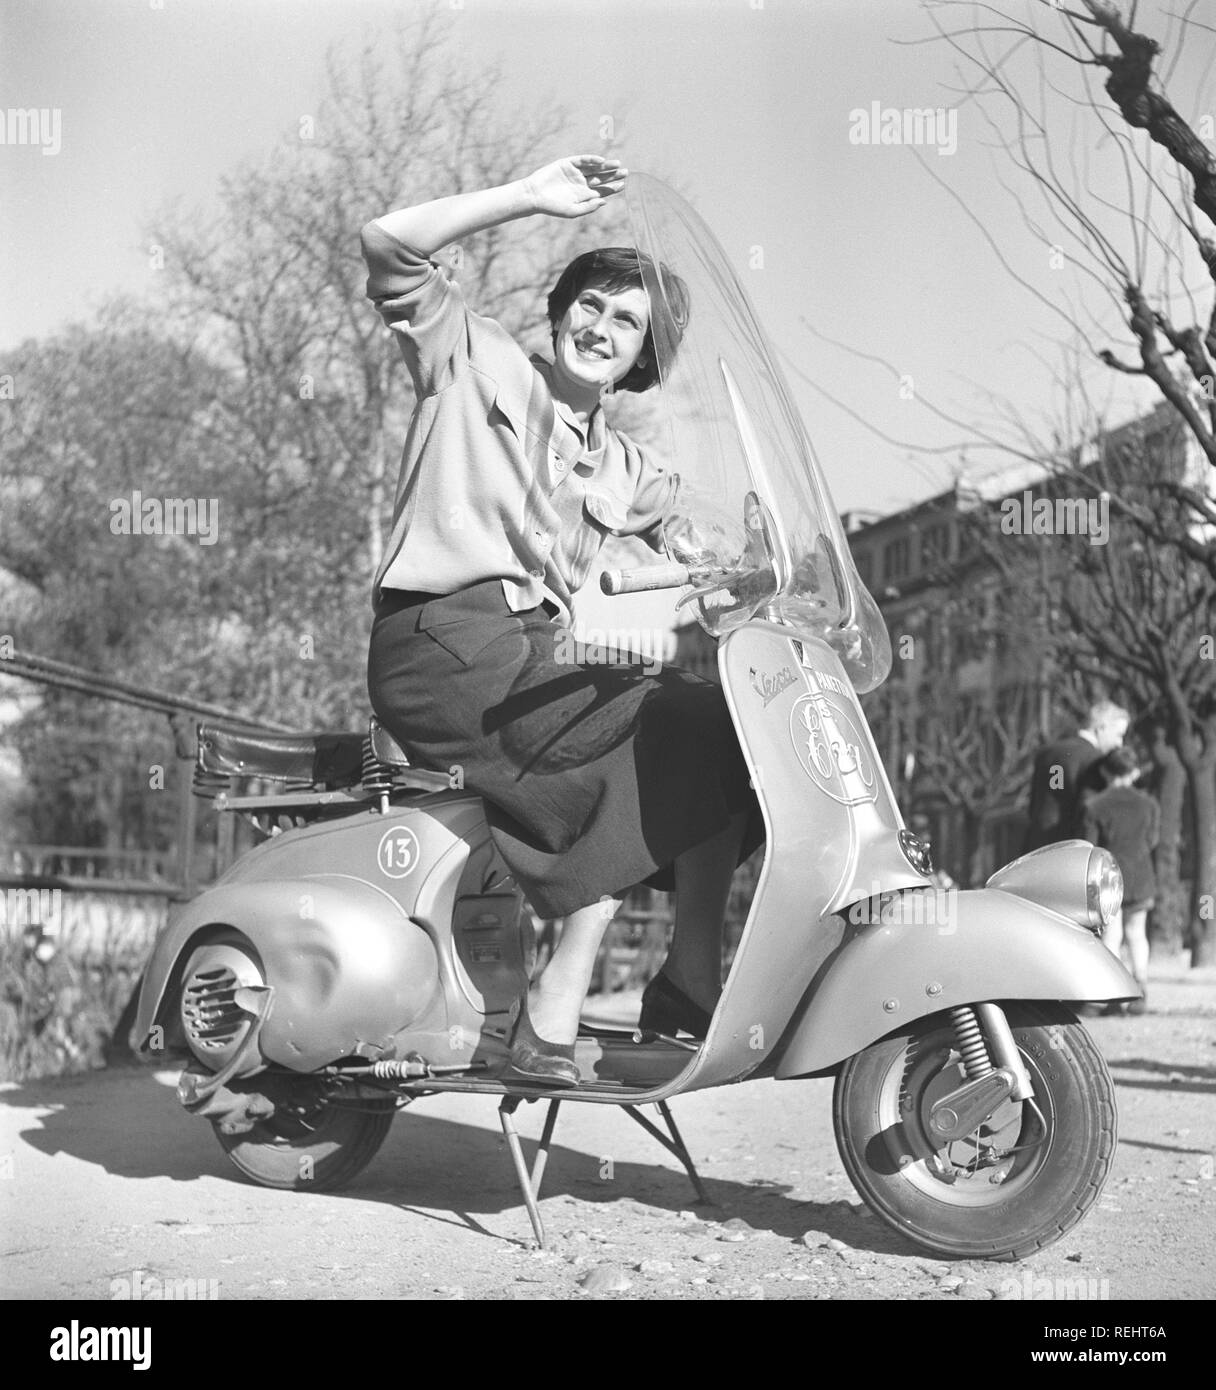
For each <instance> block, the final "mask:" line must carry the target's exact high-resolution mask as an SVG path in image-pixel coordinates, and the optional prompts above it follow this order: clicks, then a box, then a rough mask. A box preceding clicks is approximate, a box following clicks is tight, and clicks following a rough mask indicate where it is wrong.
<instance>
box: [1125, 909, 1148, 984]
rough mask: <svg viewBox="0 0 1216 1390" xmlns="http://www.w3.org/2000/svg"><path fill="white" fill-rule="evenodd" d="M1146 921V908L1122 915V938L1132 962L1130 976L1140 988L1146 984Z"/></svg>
mask: <svg viewBox="0 0 1216 1390" xmlns="http://www.w3.org/2000/svg"><path fill="white" fill-rule="evenodd" d="M1147 921H1148V909H1147V908H1141V909H1140V910H1139V911H1137V912H1127V913H1124V915H1123V937H1124V940H1125V941H1126V942H1127V954H1128V955H1129V956H1130V957H1131V961H1132V974H1133V975H1134V976H1135V977H1136V983H1137V984H1139V985H1140V986H1141V987H1142V988H1143V987H1144V986H1145V985H1146V984H1147V983H1148V934H1147V933H1146V931H1145V929H1144V928H1145V923H1146V922H1147Z"/></svg>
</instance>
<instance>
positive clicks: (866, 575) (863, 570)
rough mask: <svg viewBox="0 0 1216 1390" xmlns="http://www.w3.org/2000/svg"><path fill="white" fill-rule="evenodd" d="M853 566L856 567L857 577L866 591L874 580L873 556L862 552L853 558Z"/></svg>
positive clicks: (866, 551)
mask: <svg viewBox="0 0 1216 1390" xmlns="http://www.w3.org/2000/svg"><path fill="white" fill-rule="evenodd" d="M853 564H854V565H856V567H857V577H858V578H859V579H860V580H861V582H862V583H863V584H864V585H865V586H866V588H867V589H868V588H869V587H870V584H871V582H872V581H873V578H874V556H873V555H872V553H871V552H870V551H868V550H863V551H862V552H861V554H860V555H854V556H853Z"/></svg>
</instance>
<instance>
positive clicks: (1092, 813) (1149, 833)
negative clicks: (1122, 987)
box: [1081, 748, 1161, 1014]
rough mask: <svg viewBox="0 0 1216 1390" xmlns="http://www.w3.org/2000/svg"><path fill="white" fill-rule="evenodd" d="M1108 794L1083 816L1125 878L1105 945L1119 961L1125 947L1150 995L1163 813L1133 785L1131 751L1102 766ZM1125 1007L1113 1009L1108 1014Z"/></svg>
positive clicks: (1091, 836) (1118, 752)
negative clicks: (1149, 925) (1151, 922)
mask: <svg viewBox="0 0 1216 1390" xmlns="http://www.w3.org/2000/svg"><path fill="white" fill-rule="evenodd" d="M1100 766H1101V770H1102V776H1103V779H1104V780H1105V782H1106V790H1105V791H1101V792H1099V793H1098V794H1097V795H1096V796H1094V797H1093V798H1092V799H1091V800H1090V801H1089V802H1087V803H1086V805H1085V807H1084V810H1083V812H1082V816H1081V833H1082V837H1083V838H1084V839H1086V840H1092V841H1093V843H1094V844H1095V845H1100V846H1101V847H1102V848H1103V849H1108V850H1110V852H1111V853H1112V854H1113V855H1114V856H1115V860H1116V862H1117V863H1118V865H1119V868H1120V869H1121V870H1122V872H1123V910H1122V912H1121V913H1120V914H1119V915H1118V916H1116V917H1115V919H1114V921H1112V922H1111V923H1110V925H1109V926H1108V927H1107V928H1106V931H1105V932H1104V933H1103V936H1102V940H1103V941H1104V942H1105V944H1106V945H1107V946H1108V947H1109V948H1110V950H1112V951H1113V952H1114V953H1115V955H1116V956H1117V955H1119V954H1120V950H1121V947H1122V946H1123V945H1124V943H1126V945H1127V953H1128V956H1129V957H1130V960H1131V968H1132V974H1133V975H1134V976H1135V979H1136V983H1137V984H1138V985H1139V986H1140V989H1141V991H1142V992H1143V993H1144V994H1145V995H1147V992H1148V935H1147V932H1146V931H1145V923H1146V921H1147V919H1148V910H1149V908H1150V907H1152V905H1153V899H1154V896H1155V895H1156V892H1157V877H1156V873H1155V871H1154V869H1153V850H1154V849H1155V848H1156V846H1157V840H1158V837H1159V834H1160V829H1161V813H1160V810H1159V808H1158V806H1157V803H1156V801H1155V800H1154V799H1153V798H1152V797H1151V796H1150V795H1149V794H1148V793H1147V792H1143V791H1139V790H1137V789H1136V788H1135V787H1134V786H1133V785H1132V784H1133V783H1134V782H1135V780H1136V778H1137V777H1139V775H1140V770H1139V768H1138V767H1137V766H1136V759H1135V758H1134V757H1133V756H1132V754H1131V753H1130V752H1129V751H1128V750H1127V749H1126V748H1116V749H1115V750H1114V751H1113V752H1111V753H1108V754H1107V755H1106V757H1105V758H1103V759H1102V761H1101V764H1100ZM1124 1007H1125V1006H1124V1005H1122V1004H1117V1003H1116V1004H1112V1005H1109V1006H1108V1008H1107V1012H1109V1013H1119V1012H1122V1010H1123V1008H1124ZM1146 1007H1147V1005H1146V1001H1145V999H1143V998H1141V999H1135V1000H1133V1001H1132V1002H1131V1003H1130V1004H1128V1005H1127V1006H1126V1008H1127V1012H1128V1013H1133V1014H1142V1013H1144V1011H1145V1008H1146Z"/></svg>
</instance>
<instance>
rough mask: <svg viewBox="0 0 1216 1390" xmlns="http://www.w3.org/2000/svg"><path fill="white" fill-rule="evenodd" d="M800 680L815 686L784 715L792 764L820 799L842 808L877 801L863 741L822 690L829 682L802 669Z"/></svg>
mask: <svg viewBox="0 0 1216 1390" xmlns="http://www.w3.org/2000/svg"><path fill="white" fill-rule="evenodd" d="M806 678H807V681H808V683H809V684H811V685H812V686H818V689H816V690H813V691H812V692H811V694H809V695H802V696H800V697H799V698H798V699H797V700H796V701H795V702H794V707H793V709H792V710H791V711H790V737H791V738H792V739H793V742H794V750H795V752H796V753H797V754H798V761H799V762H800V763H801V764H802V766H803V769H804V770H805V771H806V774H807V776H808V777H810V779H811V781H812V782H814V783H815V785H816V786H817V787H818V788H819V790H820V791H821V792H823V793H824V795H825V796H830V797H831V798H832V800H833V801H839V802H840V803H841V805H843V806H857V805H859V804H860V803H862V802H864V801H876V800H877V799H878V787H877V785H876V778H875V776H874V764H873V761H872V759H871V757H870V752H869V749H868V747H867V745H866V740H865V738H864V737H863V735H862V734H860V733H859V732H858V729H857V725H856V723H855V722H854V719H853V713H852V711H851V710H850V708H849V705H848V704H847V703H846V700H847V697H845V698H844V699H842V698H841V697H840V696H839V695H838V694H836V693H835V692H833V691H832V690H831V689H830V688H829V687H828V684H827V682H828V680H829V679H831V678H830V677H825V676H824V675H823V674H822V673H821V672H818V671H811V670H808V671H807V672H806Z"/></svg>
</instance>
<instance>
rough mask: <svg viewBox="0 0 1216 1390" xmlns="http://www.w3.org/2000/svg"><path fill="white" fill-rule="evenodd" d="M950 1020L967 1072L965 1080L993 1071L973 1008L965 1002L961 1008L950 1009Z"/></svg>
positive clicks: (973, 1079) (986, 1045) (964, 1068)
mask: <svg viewBox="0 0 1216 1390" xmlns="http://www.w3.org/2000/svg"><path fill="white" fill-rule="evenodd" d="M950 1021H951V1022H952V1023H953V1024H954V1036H955V1038H956V1040H957V1042H958V1050H959V1052H961V1053H962V1057H963V1070H964V1071H965V1072H966V1073H967V1080H968V1081H975V1080H978V1078H979V1077H981V1076H987V1075H988V1073H989V1072H990V1071H995V1070H996V1068H995V1067H994V1066H993V1065H992V1058H991V1057H989V1056H988V1044H987V1043H986V1042H985V1041H984V1034H983V1031H982V1030H981V1028H980V1024H979V1020H978V1019H977V1018H976V1016H975V1010H974V1009H971V1008H969V1007H968V1006H967V1005H965V1004H964V1005H963V1006H962V1007H961V1008H957V1009H951V1010H950Z"/></svg>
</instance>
